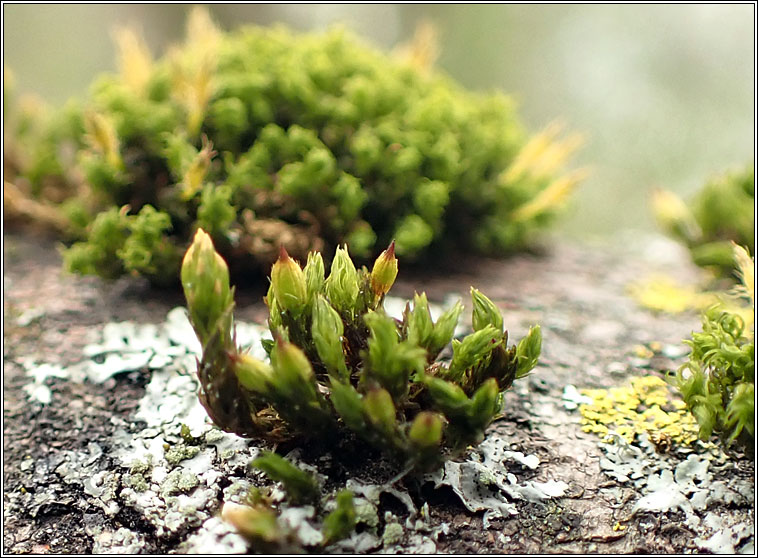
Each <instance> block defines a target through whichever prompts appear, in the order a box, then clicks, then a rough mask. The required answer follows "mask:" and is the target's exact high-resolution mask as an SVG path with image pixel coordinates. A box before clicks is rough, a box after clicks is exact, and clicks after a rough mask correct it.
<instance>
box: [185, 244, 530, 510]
mask: <svg viewBox="0 0 758 558" xmlns="http://www.w3.org/2000/svg"><path fill="white" fill-rule="evenodd" d="M397 272H398V263H397V258H396V257H395V255H394V246H393V245H390V247H389V248H388V249H387V250H385V251H384V252H383V253H382V254H381V255H380V256H379V257H378V258H377V260H376V262H375V263H374V266H373V268H372V270H371V271H370V272H369V271H368V270H367V269H366V268H365V267H363V268H362V269H360V270H359V269H356V267H355V265H354V264H353V262H352V260H351V259H350V257H349V255H348V253H347V250H346V249H344V248H340V249H338V251H337V254H336V256H335V258H334V261H333V263H332V266H331V270H330V272H329V275H328V276H325V266H324V263H323V260H322V258H321V255H320V254H318V253H312V254H310V255H309V256H308V259H307V263H306V265H305V268H301V267H300V265H299V264H297V262H295V261H294V260H293V259H292V258H291V257H290V256H289V255H288V254H287V253H286V251H282V253H281V254H280V257H279V259H278V260H277V262H276V263H275V264H274V266H273V268H272V271H271V287H270V289H269V293H268V296H267V297H266V302H267V304H268V306H269V327H270V329H271V334H272V337H273V341H267V342H264V347H265V348H266V350H267V351H268V352H269V354H270V362H266V361H261V360H258V359H255V358H253V357H252V356H251V355H250V354H248V353H246V352H244V351H242V350H240V348H238V347H236V346H235V343H234V339H233V336H232V333H231V332H232V330H233V320H232V315H231V313H232V309H233V299H232V289H231V287H230V284H229V275H228V269H227V267H226V264H225V262H224V260H223V259H222V258H221V257H220V256H219V254H218V253H217V252H216V251H215V249H214V247H213V244H212V242H211V240H210V237H209V236H208V235H207V234H206V233H205V232H203V231H202V230H199V231H198V232H197V234H196V236H195V241H194V242H193V244H192V245H191V246H190V248H189V250H188V251H187V255H186V256H185V258H184V263H183V265H182V272H181V276H182V284H183V286H184V292H185V295H186V297H187V306H188V309H189V315H190V321H191V323H192V326H193V327H194V329H195V332H196V333H197V335H198V339H199V340H200V343H201V345H202V346H203V347H204V351H203V357H202V360H201V362H200V363H199V366H198V377H199V380H200V386H201V390H200V397H201V400H202V402H203V405H204V407H205V408H206V409H207V411H208V413H209V415H210V417H211V419H212V420H213V421H214V422H215V423H216V425H217V426H218V427H220V428H222V429H224V430H227V431H231V432H236V433H237V434H240V435H243V436H248V437H258V438H264V439H268V440H270V441H282V440H286V439H292V438H300V439H306V440H309V441H311V442H313V443H316V444H319V445H320V446H323V447H330V446H332V447H333V446H334V444H337V443H341V442H342V441H344V440H345V439H346V438H348V439H349V438H351V437H353V436H357V437H359V438H361V439H362V440H364V441H365V442H367V443H368V444H369V445H371V446H373V447H374V448H376V449H377V450H379V451H380V452H382V453H383V454H385V455H386V456H387V457H389V458H390V459H391V460H394V461H395V462H396V463H398V464H399V465H401V466H404V467H408V468H409V469H414V468H415V469H427V468H431V467H433V466H434V465H435V464H438V463H439V462H440V461H441V460H442V459H444V458H445V457H448V456H450V455H454V454H457V453H460V452H461V451H464V450H465V449H466V448H467V447H468V446H469V445H470V444H476V443H478V442H479V441H480V440H481V439H482V438H483V436H484V430H485V428H486V427H487V426H488V425H489V424H490V422H491V421H492V420H493V419H494V417H495V416H496V415H497V414H498V413H499V412H500V407H501V403H502V393H503V392H504V391H505V390H506V389H508V388H509V387H510V386H511V385H512V384H513V382H514V381H515V380H517V379H519V378H522V377H524V376H526V375H527V374H528V373H529V371H530V370H532V369H533V368H534V367H535V366H536V364H537V358H538V356H539V354H540V350H541V339H542V338H541V333H540V328H539V326H535V327H533V328H531V329H530V330H529V333H528V335H527V336H526V337H524V338H523V339H521V340H520V341H519V342H518V343H516V344H515V345H511V346H510V347H508V345H507V342H508V333H507V331H504V329H503V318H502V315H501V314H500V311H499V310H498V308H497V307H496V306H495V304H493V303H492V301H490V300H489V299H488V298H487V297H485V296H484V295H483V294H482V293H480V292H479V291H477V290H475V289H472V300H473V306H474V309H473V316H472V323H473V324H474V329H475V330H476V331H474V333H472V334H470V335H468V336H466V337H464V338H463V339H462V340H460V341H459V340H452V338H453V333H454V331H455V327H456V324H457V322H458V318H459V316H460V314H461V311H462V310H463V306H462V304H461V303H460V302H459V303H457V304H456V305H455V306H453V307H452V308H451V309H449V310H448V311H447V312H445V313H444V314H443V315H442V316H440V317H439V318H438V319H437V320H436V321H434V320H432V317H431V314H430V313H429V307H428V303H427V299H426V295H424V294H421V295H419V294H416V295H415V297H414V299H413V302H412V304H411V303H409V304H408V306H407V308H406V310H405V312H404V314H403V319H402V320H400V321H398V320H395V319H393V318H392V317H390V316H388V315H387V314H386V313H385V312H384V309H383V306H382V302H383V300H384V296H385V295H386V294H387V292H389V290H390V288H391V287H392V284H393V283H394V281H395V278H396V275H397ZM451 341H452V348H453V357H452V360H451V361H450V362H440V361H438V360H437V359H438V356H439V354H440V352H441V351H442V350H443V349H444V348H445V347H446V346H448V345H449V344H451ZM258 461H260V462H261V465H259V466H268V467H269V468H272V470H273V469H277V468H281V470H280V471H279V472H278V473H277V474H278V477H275V478H276V479H277V480H283V482H284V480H285V478H289V477H292V478H294V477H296V476H297V475H296V474H295V473H292V466H291V465H289V464H288V463H286V462H285V461H284V460H283V459H282V458H280V457H278V456H275V455H269V456H267V457H266V458H265V459H264V458H260V459H259V460H258ZM264 470H266V472H267V473H269V474H271V470H269V469H265V468H264ZM277 470H278V469H277ZM293 482H295V484H297V483H299V484H302V485H304V486H305V485H308V484H309V483H308V482H307V481H302V482H300V481H298V480H297V479H295V480H294V481H293ZM285 485H286V482H285ZM300 492H308V490H305V489H304V490H300ZM298 499H300V498H298Z"/></svg>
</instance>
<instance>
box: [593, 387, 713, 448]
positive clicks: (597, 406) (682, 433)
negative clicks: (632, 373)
mask: <svg viewBox="0 0 758 558" xmlns="http://www.w3.org/2000/svg"><path fill="white" fill-rule="evenodd" d="M581 393H582V394H583V395H587V396H588V397H590V398H592V401H593V402H592V403H591V404H584V405H580V406H579V412H580V413H581V415H582V430H583V431H584V432H592V433H595V434H597V435H598V436H600V437H601V438H604V439H605V438H608V437H609V434H610V433H611V432H615V433H616V434H617V435H619V436H621V437H622V438H624V439H625V440H626V441H627V442H632V441H633V440H634V438H635V436H636V435H638V434H642V433H647V434H648V435H650V436H651V437H652V436H659V435H661V434H663V435H665V436H666V437H667V438H670V439H671V441H672V442H674V443H676V444H680V445H689V444H691V443H692V442H694V441H695V440H696V439H697V432H698V427H697V422H696V421H695V419H694V417H693V416H692V415H691V414H690V413H689V412H688V411H687V409H686V405H685V404H684V402H683V401H682V400H681V399H680V398H678V397H677V396H675V395H673V392H672V391H671V389H670V388H669V386H668V384H667V383H666V382H665V381H664V380H662V379H661V378H659V377H657V376H643V377H639V378H633V379H632V380H631V385H629V386H625V387H614V388H610V389H585V390H581Z"/></svg>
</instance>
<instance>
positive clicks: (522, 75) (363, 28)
mask: <svg viewBox="0 0 758 558" xmlns="http://www.w3.org/2000/svg"><path fill="white" fill-rule="evenodd" d="M190 8H191V6H190V5H177V4H171V5H159V4H153V5H146V4H142V5H140V4H121V5H115V4H114V5H31V4H30V5H21V4H4V5H3V16H4V17H3V32H4V33H3V52H4V55H3V62H4V64H5V65H6V66H8V67H10V68H11V69H12V70H13V72H14V74H15V76H16V79H17V83H18V88H19V89H20V90H21V91H22V92H35V93H37V94H39V95H40V96H41V97H43V98H44V99H46V100H48V101H50V102H52V103H55V104H61V103H63V101H65V100H66V99H67V98H69V97H71V96H82V95H83V94H84V93H85V92H86V88H87V86H88V84H89V83H90V81H91V80H92V78H93V77H94V76H95V75H96V74H98V73H99V72H102V71H109V70H115V61H114V60H115V58H114V55H115V51H114V47H113V43H112V40H111V32H112V30H113V29H114V27H116V26H122V25H133V26H136V27H137V28H138V29H139V30H140V31H141V32H142V34H143V36H144V37H145V39H146V40H147V42H148V44H149V45H150V47H151V49H152V51H153V54H154V55H156V54H160V53H163V52H164V51H165V50H166V48H167V47H168V46H169V45H171V44H172V43H175V42H178V41H179V40H180V39H181V38H182V36H183V32H184V22H185V18H186V14H187V12H188V11H189V10H190ZM209 9H210V11H211V13H212V15H213V17H214V18H215V19H216V21H217V22H218V23H219V24H220V26H221V27H223V28H224V29H232V28H234V27H236V26H239V25H241V24H245V23H257V24H262V25H268V24H272V23H275V22H282V23H286V24H288V25H290V26H291V27H294V28H296V29H302V30H306V29H321V28H324V27H327V26H329V25H330V24H334V23H343V24H345V25H346V26H347V27H348V28H351V29H353V30H354V31H355V32H357V33H358V34H359V35H361V36H362V37H363V38H364V39H365V40H367V41H369V42H371V43H373V44H375V45H377V46H379V47H380V48H382V49H384V50H389V49H391V48H392V47H394V46H395V45H397V44H398V43H401V42H404V41H407V40H409V38H410V37H411V36H412V35H413V31H414V29H415V27H416V25H417V24H418V23H419V22H420V21H424V20H427V21H431V22H432V23H434V24H435V25H436V26H437V28H438V30H439V33H440V47H441V55H440V57H439V60H438V62H437V67H438V68H441V69H442V70H444V71H445V72H447V73H448V74H450V75H452V76H453V77H454V78H456V79H457V80H458V81H460V82H461V83H463V84H464V85H465V86H467V87H469V88H472V89H479V90H487V89H493V88H496V89H502V90H504V91H506V92H508V93H509V94H511V95H512V96H514V97H515V98H516V99H517V100H518V102H519V104H520V107H521V111H520V112H521V115H522V117H523V119H524V121H525V122H526V124H527V125H528V126H529V128H530V129H531V130H532V131H538V130H540V129H542V128H543V127H544V126H545V125H547V124H548V123H550V122H551V121H553V120H556V119H558V120H561V121H563V122H565V123H566V125H567V128H568V129H570V130H576V131H580V132H582V133H583V134H584V136H585V138H586V143H585V145H584V147H583V148H582V150H581V151H580V152H579V154H578V156H577V157H576V166H585V165H586V166H590V167H591V169H592V174H591V176H590V178H589V179H588V180H587V181H585V182H584V183H583V184H582V185H581V186H580V189H579V190H578V192H577V193H576V195H575V196H574V199H573V202H572V205H571V208H570V210H569V212H568V215H567V216H566V217H565V218H564V219H562V220H561V221H560V222H559V224H558V231H559V232H560V233H562V234H565V235H568V236H573V237H584V238H587V237H591V236H600V235H608V234H613V233H614V232H615V231H619V230H624V229H638V230H652V229H653V228H654V227H655V225H654V223H653V220H652V218H651V216H650V212H649V211H648V196H649V192H650V190H651V189H652V188H653V187H655V186H661V187H665V188H667V189H670V190H673V191H675V192H678V193H679V194H681V195H683V196H685V197H686V196H688V195H690V194H692V193H693V192H694V191H695V190H697V189H698V188H699V187H700V186H701V185H702V184H703V183H704V182H705V180H706V179H708V178H709V177H710V176H712V175H714V174H717V173H720V172H722V171H724V170H726V169H729V168H733V167H741V166H743V165H745V164H746V163H747V162H749V161H752V160H753V157H754V155H753V154H754V150H755V146H754V137H755V136H754V134H755V44H754V39H755V6H754V5H752V4H741V5H740V4H735V5H702V4H701V5H605V6H601V5H478V6H472V5H453V4H447V5H428V4H427V5H391V4H373V5H368V4H361V5H326V4H323V5H315V4H309V5H293V4H289V5H265V4H248V5H245V4H230V5H219V4H215V5H211V6H209Z"/></svg>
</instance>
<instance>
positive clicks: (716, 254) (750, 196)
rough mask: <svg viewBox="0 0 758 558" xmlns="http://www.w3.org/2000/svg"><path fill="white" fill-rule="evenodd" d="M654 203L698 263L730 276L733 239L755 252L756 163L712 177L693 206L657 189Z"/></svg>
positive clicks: (661, 221) (662, 221)
mask: <svg viewBox="0 0 758 558" xmlns="http://www.w3.org/2000/svg"><path fill="white" fill-rule="evenodd" d="M653 202H654V210H655V213H656V216H657V217H658V220H659V221H660V223H661V225H662V226H663V227H664V228H665V229H666V231H667V232H668V233H669V234H671V235H672V236H673V237H674V238H676V239H678V240H680V241H682V242H684V243H685V244H686V245H687V246H688V248H689V249H690V252H691V253H692V259H693V261H694V262H695V263H696V264H698V265H700V266H707V267H712V268H714V269H716V270H717V271H719V273H721V274H722V275H730V274H731V273H732V270H733V269H734V257H733V252H732V242H735V243H737V244H738V245H740V246H744V247H746V248H747V249H748V251H749V253H750V255H751V256H752V255H754V254H755V236H754V227H753V222H754V219H755V167H754V165H753V164H750V165H747V166H746V167H745V168H744V169H741V170H738V171H732V172H727V173H724V174H722V175H720V176H716V177H714V178H712V179H711V180H709V181H708V182H707V183H706V184H705V186H703V188H702V189H701V190H700V191H699V192H698V193H697V194H696V195H695V197H694V198H693V199H692V201H691V203H690V204H689V205H686V204H685V203H684V202H682V201H681V200H680V199H679V198H677V197H676V196H675V195H674V194H672V193H670V192H664V191H659V192H657V193H656V195H655V197H654V199H653Z"/></svg>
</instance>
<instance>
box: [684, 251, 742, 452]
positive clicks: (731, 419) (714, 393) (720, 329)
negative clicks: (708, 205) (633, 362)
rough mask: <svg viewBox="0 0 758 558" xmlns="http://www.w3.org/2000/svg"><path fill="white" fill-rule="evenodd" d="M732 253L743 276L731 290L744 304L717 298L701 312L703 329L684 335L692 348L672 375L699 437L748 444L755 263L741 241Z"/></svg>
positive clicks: (728, 442)
mask: <svg viewBox="0 0 758 558" xmlns="http://www.w3.org/2000/svg"><path fill="white" fill-rule="evenodd" d="M733 257H734V258H735V260H736V263H737V265H738V268H739V273H738V274H739V276H740V278H741V279H742V285H741V287H740V288H738V289H737V291H736V293H735V294H736V295H737V298H738V300H741V302H742V304H741V305H740V306H735V305H734V304H732V305H727V304H724V303H721V304H718V305H715V306H713V307H711V308H709V309H708V310H707V311H706V312H704V313H703V329H702V331H699V332H693V334H692V338H691V339H689V340H687V341H685V342H686V343H687V344H688V345H689V346H690V347H692V350H691V352H690V355H689V360H688V361H687V362H686V363H685V364H684V365H683V366H682V367H681V368H680V369H679V370H678V372H677V375H676V381H677V385H678V387H679V389H680V390H681V392H682V396H683V398H684V401H685V402H686V403H687V407H688V408H689V410H690V411H691V412H692V414H693V415H694V416H695V418H696V419H697V422H698V425H699V426H700V431H699V435H700V438H701V439H703V440H706V439H708V438H709V437H710V436H711V434H713V433H716V434H719V436H720V437H721V440H722V442H724V444H725V445H729V444H731V443H733V442H737V443H739V444H740V445H742V446H745V447H749V446H753V445H754V443H755V403H754V399H755V398H754V393H755V331H754V322H753V319H754V318H753V317H754V313H755V299H754V289H755V275H754V266H755V264H754V262H753V260H752V259H751V258H750V257H749V256H748V254H747V252H746V251H745V250H744V249H742V248H739V247H735V248H734V250H733ZM745 300H747V301H748V302H747V303H745Z"/></svg>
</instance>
